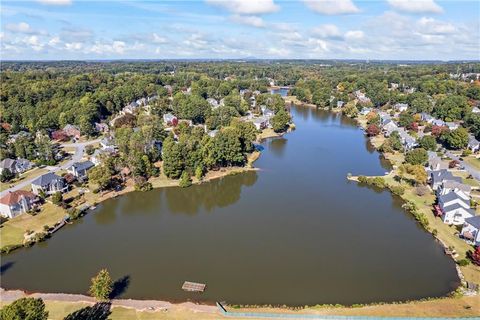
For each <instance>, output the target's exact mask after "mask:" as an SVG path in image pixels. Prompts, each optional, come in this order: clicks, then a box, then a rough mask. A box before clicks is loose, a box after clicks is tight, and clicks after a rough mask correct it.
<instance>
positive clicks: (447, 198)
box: [438, 192, 470, 206]
mask: <svg viewBox="0 0 480 320" xmlns="http://www.w3.org/2000/svg"><path fill="white" fill-rule="evenodd" d="M438 200H439V201H441V202H443V203H446V202H450V201H455V200H460V201H462V202H463V203H465V204H466V205H468V206H470V204H469V203H468V202H467V200H465V199H464V198H463V197H462V196H460V195H459V194H458V193H456V192H449V193H447V194H444V195H441V196H440V197H438Z"/></svg>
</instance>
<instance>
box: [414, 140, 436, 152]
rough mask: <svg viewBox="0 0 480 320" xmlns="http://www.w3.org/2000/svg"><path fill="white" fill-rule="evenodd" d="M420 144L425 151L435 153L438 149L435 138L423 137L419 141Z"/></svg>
mask: <svg viewBox="0 0 480 320" xmlns="http://www.w3.org/2000/svg"><path fill="white" fill-rule="evenodd" d="M418 143H419V145H420V147H422V148H423V149H425V150H430V151H435V150H436V149H437V140H436V139H435V137H434V136H423V137H421V138H420V139H418Z"/></svg>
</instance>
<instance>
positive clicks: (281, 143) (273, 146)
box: [269, 138, 288, 158]
mask: <svg viewBox="0 0 480 320" xmlns="http://www.w3.org/2000/svg"><path fill="white" fill-rule="evenodd" d="M287 141H288V140H287V139H285V138H276V139H273V140H271V141H270V143H269V148H270V151H272V153H273V154H274V155H276V156H277V157H279V158H283V156H284V155H285V146H286V145H287Z"/></svg>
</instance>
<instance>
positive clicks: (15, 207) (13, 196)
mask: <svg viewBox="0 0 480 320" xmlns="http://www.w3.org/2000/svg"><path fill="white" fill-rule="evenodd" d="M36 202H37V196H36V195H34V194H33V193H31V192H29V191H25V190H17V191H13V192H9V193H7V194H6V195H5V196H3V197H2V198H0V215H2V216H4V217H7V218H14V217H16V216H18V215H19V214H22V213H25V212H28V211H29V210H30V209H32V208H33V207H34V206H35V204H36Z"/></svg>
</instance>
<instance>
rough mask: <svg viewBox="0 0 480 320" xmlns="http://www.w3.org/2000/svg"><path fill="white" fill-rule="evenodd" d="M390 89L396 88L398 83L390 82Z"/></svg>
mask: <svg viewBox="0 0 480 320" xmlns="http://www.w3.org/2000/svg"><path fill="white" fill-rule="evenodd" d="M390 89H392V90H396V89H398V83H395V82H390Z"/></svg>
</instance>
